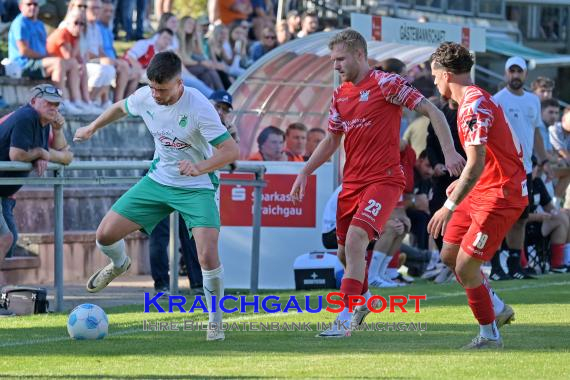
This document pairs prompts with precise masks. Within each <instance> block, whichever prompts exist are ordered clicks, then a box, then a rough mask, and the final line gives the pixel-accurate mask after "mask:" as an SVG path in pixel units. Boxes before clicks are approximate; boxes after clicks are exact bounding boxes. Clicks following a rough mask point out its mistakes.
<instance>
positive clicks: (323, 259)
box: [293, 251, 342, 290]
mask: <svg viewBox="0 0 570 380" xmlns="http://www.w3.org/2000/svg"><path fill="white" fill-rule="evenodd" d="M339 266H340V267H342V265H341V264H340V262H339V260H338V259H337V257H336V255H334V254H331V253H327V252H322V251H320V252H309V253H305V254H304V255H301V256H299V257H297V258H296V259H295V263H294V264H293V271H294V273H295V288H296V289H297V290H301V289H334V288H336V279H335V270H336V269H338V268H339Z"/></svg>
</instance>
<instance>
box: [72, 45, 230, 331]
mask: <svg viewBox="0 0 570 380" xmlns="http://www.w3.org/2000/svg"><path fill="white" fill-rule="evenodd" d="M181 67H182V66H181V62H180V59H179V58H178V57H177V56H176V54H174V53H172V52H165V53H159V54H157V55H155V56H154V58H153V59H152V61H151V62H150V64H149V66H148V68H147V76H148V79H149V81H150V85H149V86H145V87H143V88H141V89H139V90H137V91H136V92H135V93H134V94H133V95H131V96H129V97H128V98H127V99H126V100H124V101H120V102H117V103H115V104H113V105H112V106H111V107H110V108H109V109H108V110H106V111H105V112H103V113H102V114H101V115H100V116H99V117H98V118H97V119H95V120H94V121H93V122H92V123H91V124H89V125H88V126H86V127H82V128H79V129H78V130H77V131H76V133H75V137H74V141H84V140H87V139H89V138H90V137H91V136H93V134H94V133H95V132H96V131H97V130H98V129H101V128H103V127H105V126H106V125H108V124H109V123H112V122H114V121H116V120H118V119H120V118H122V117H124V116H126V115H127V114H128V115H131V116H140V117H142V119H143V120H144V122H145V124H146V126H147V128H148V130H149V131H150V133H151V134H152V135H153V137H154V143H155V147H156V151H155V153H154V160H153V162H152V165H151V168H150V170H149V172H148V174H147V175H146V176H145V177H144V178H142V179H141V180H140V181H139V182H138V183H137V184H136V185H134V186H133V187H132V188H131V189H130V190H129V191H127V192H126V193H125V194H123V196H122V197H121V198H120V199H119V200H118V201H117V202H116V203H115V204H114V205H113V207H112V209H111V211H109V212H108V213H107V215H105V217H104V218H103V220H102V221H101V224H100V225H99V227H98V228H97V235H96V239H97V241H96V242H97V246H98V247H99V248H100V249H101V251H102V252H103V253H104V254H105V255H107V256H108V257H109V258H110V259H111V263H110V264H109V265H107V266H106V267H104V268H102V269H100V270H99V271H97V272H96V273H95V274H93V276H91V278H90V279H89V281H88V282H87V290H88V291H89V292H98V291H100V290H102V289H103V288H105V287H106V286H107V285H108V284H109V283H110V282H111V281H112V280H113V279H114V278H115V277H117V276H119V275H120V274H122V273H124V272H126V271H127V270H128V269H129V267H130V265H131V259H130V258H129V257H128V256H127V255H126V254H125V242H124V240H123V239H124V237H125V236H127V235H128V234H130V233H131V232H134V231H137V230H141V229H142V230H145V231H146V232H148V233H149V234H150V232H151V231H152V230H153V229H154V227H155V226H156V225H157V224H158V222H160V221H161V220H162V219H164V218H165V217H166V216H168V215H169V214H170V213H172V212H173V211H174V210H176V211H178V212H179V213H180V215H182V217H183V218H184V221H185V222H186V226H187V227H188V228H189V229H190V230H191V233H192V234H193V235H194V238H195V240H196V247H197V249H198V258H199V261H200V265H201V267H202V274H203V277H204V291H205V295H206V301H207V304H208V309H209V310H212V296H213V295H215V296H216V299H217V300H219V299H221V298H222V297H223V295H224V285H223V267H222V265H221V263H220V259H219V257H218V237H219V229H220V215H219V211H218V206H217V204H216V201H215V193H216V189H217V187H218V176H217V174H216V172H215V171H216V169H219V168H221V167H224V166H226V165H227V164H229V163H231V162H233V161H235V160H236V159H237V158H238V155H239V148H238V146H237V144H236V142H235V141H234V139H232V138H231V137H230V134H229V133H228V132H227V129H226V128H225V127H224V126H223V125H222V123H221V121H220V117H219V116H218V114H217V112H216V110H215V109H214V107H213V106H212V105H211V104H210V102H209V101H208V99H206V98H205V97H204V96H203V95H201V94H200V93H199V92H198V91H197V90H195V89H192V88H189V87H184V85H183V84H182V80H181V78H180V72H181ZM127 133H128V132H127ZM212 147H215V148H216V150H215V151H214V150H213V149H212ZM209 321H210V322H215V323H216V324H218V326H219V324H221V322H222V313H221V310H220V309H219V308H217V311H216V312H215V313H212V312H210V317H209ZM207 339H208V340H223V339H224V333H223V331H221V330H220V329H219V328H218V329H212V330H209V331H208V334H207Z"/></svg>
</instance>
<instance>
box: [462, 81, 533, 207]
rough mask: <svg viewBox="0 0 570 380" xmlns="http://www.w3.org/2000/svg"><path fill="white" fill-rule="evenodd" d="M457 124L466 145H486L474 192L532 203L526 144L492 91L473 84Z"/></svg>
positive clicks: (485, 198) (466, 92)
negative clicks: (524, 157)
mask: <svg viewBox="0 0 570 380" xmlns="http://www.w3.org/2000/svg"><path fill="white" fill-rule="evenodd" d="M457 128H458V129H459V139H460V140H461V144H463V147H468V146H472V145H485V146H486V154H485V167H484V169H483V173H482V174H481V177H479V181H477V184H476V185H475V187H474V188H473V190H472V191H471V194H470V195H471V196H476V197H478V198H479V199H482V200H489V201H491V202H492V203H496V202H495V201H496V200H497V199H506V198H508V200H509V203H511V204H526V203H528V198H527V193H528V192H527V188H526V173H525V170H524V166H523V152H522V146H521V144H520V143H519V141H518V138H517V137H516V135H515V133H514V131H513V130H512V128H511V126H510V125H509V123H508V121H507V120H506V118H505V114H504V113H503V110H502V108H501V106H499V105H498V104H497V103H495V102H494V100H493V98H492V97H491V95H490V94H489V93H488V92H486V91H484V90H482V89H480V88H479V87H476V86H469V87H468V88H467V90H466V91H465V94H464V96H463V99H462V100H461V103H460V104H459V111H458V113H457Z"/></svg>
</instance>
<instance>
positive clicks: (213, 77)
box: [178, 16, 225, 90]
mask: <svg viewBox="0 0 570 380" xmlns="http://www.w3.org/2000/svg"><path fill="white" fill-rule="evenodd" d="M178 39H179V42H180V58H181V60H182V64H183V65H184V66H185V67H186V69H187V70H188V71H189V72H190V73H191V74H192V75H195V76H196V77H197V78H198V79H200V80H201V81H202V82H204V83H205V84H206V85H208V86H209V87H211V88H213V89H214V90H223V89H225V87H224V84H223V83H222V80H221V78H220V75H219V74H218V72H217V71H216V68H220V69H223V65H220V64H216V63H214V62H212V61H211V60H209V59H207V58H206V56H205V55H204V52H203V50H202V44H201V42H200V41H201V39H202V36H201V32H200V29H199V28H198V24H197V23H196V20H194V19H193V18H192V17H190V16H186V17H183V18H182V20H181V21H180V26H179V28H178Z"/></svg>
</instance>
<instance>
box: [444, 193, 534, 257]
mask: <svg viewBox="0 0 570 380" xmlns="http://www.w3.org/2000/svg"><path fill="white" fill-rule="evenodd" d="M479 206H480V205H479ZM525 207H526V206H522V205H521V206H511V207H497V206H490V207H482V206H481V207H473V206H472V204H471V199H470V198H469V197H467V198H465V199H464V200H463V202H461V203H460V204H459V206H457V209H455V211H454V212H453V216H452V217H451V220H450V221H449V224H448V225H447V226H446V228H445V234H444V236H443V241H444V242H445V243H448V244H454V245H461V249H463V251H465V252H466V253H467V254H468V255H469V256H471V257H473V258H476V259H479V260H481V261H490V260H491V259H492V258H493V256H494V255H495V252H497V249H498V248H499V246H500V245H501V243H502V241H503V239H504V238H505V236H506V235H507V232H509V230H510V229H511V227H512V226H513V224H515V222H516V221H517V220H518V219H519V217H520V216H521V214H522V212H523V211H524V209H525Z"/></svg>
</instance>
